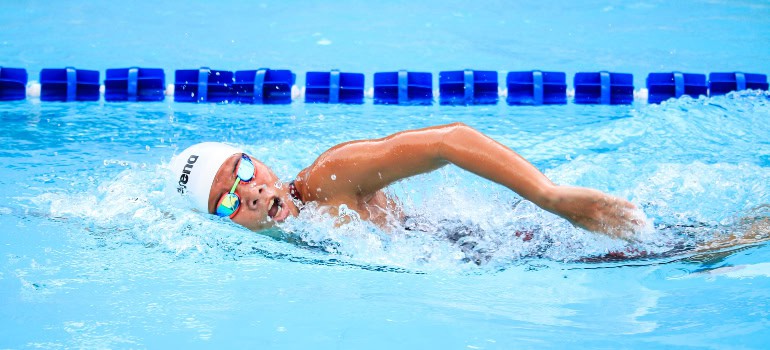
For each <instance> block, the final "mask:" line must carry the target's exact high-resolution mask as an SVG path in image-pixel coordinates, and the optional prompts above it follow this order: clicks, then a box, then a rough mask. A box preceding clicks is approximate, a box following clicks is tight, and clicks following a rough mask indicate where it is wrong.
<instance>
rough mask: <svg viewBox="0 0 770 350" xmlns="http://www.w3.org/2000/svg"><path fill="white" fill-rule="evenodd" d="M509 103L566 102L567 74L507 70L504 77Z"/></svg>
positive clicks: (538, 103)
mask: <svg viewBox="0 0 770 350" xmlns="http://www.w3.org/2000/svg"><path fill="white" fill-rule="evenodd" d="M505 82H506V85H507V87H508V98H507V99H506V101H507V102H508V104H509V105H543V104H566V103H567V74H565V73H562V72H542V71H539V70H533V71H526V72H508V75H507V76H506V78H505Z"/></svg>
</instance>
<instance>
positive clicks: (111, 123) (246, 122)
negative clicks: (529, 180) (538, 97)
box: [0, 1, 770, 349]
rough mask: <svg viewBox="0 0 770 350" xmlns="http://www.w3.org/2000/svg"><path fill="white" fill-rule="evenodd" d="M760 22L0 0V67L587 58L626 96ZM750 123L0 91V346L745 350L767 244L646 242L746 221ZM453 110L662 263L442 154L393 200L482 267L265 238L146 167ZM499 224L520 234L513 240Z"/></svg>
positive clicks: (567, 8)
mask: <svg viewBox="0 0 770 350" xmlns="http://www.w3.org/2000/svg"><path fill="white" fill-rule="evenodd" d="M768 18H770V6H769V5H767V4H766V3H754V2H741V3H738V2H728V3H714V2H698V1H693V2H687V3H677V4H669V3H666V2H636V3H625V2H598V1H596V2H580V3H572V4H561V3H559V2H545V3H543V2H538V3H537V4H534V3H529V4H525V3H521V4H509V3H507V2H480V3H479V2H474V4H473V5H472V6H471V5H469V4H466V3H464V2H426V3H420V4H412V3H410V2H391V3H387V4H359V3H356V2H338V3H336V4H335V5H329V4H325V3H323V2H310V3H303V4H301V5H300V4H297V3H293V2H263V3H259V4H252V3H250V2H239V1H229V2H219V3H217V4H214V3H210V4H209V3H191V4H190V3H186V4H182V3H174V2H163V3H160V4H153V5H150V3H149V2H146V3H142V2H135V3H133V4H129V5H116V4H92V3H88V2H54V3H49V2H45V3H42V2H41V3H35V2H28V3H10V2H7V3H2V4H0V26H1V29H2V30H0V33H1V34H0V44H1V45H0V57H3V60H6V61H4V62H3V65H7V66H22V67H25V68H27V70H28V71H29V72H30V74H31V78H33V79H34V77H35V76H36V73H35V72H38V71H39V70H40V69H42V68H47V67H63V66H65V65H75V66H77V67H83V68H90V69H98V70H102V71H103V70H104V69H106V68H113V67H124V66H130V65H142V66H155V67H162V68H164V69H166V71H167V76H169V75H170V74H171V71H172V70H173V69H181V68H197V67H199V66H204V65H208V66H211V67H221V68H226V69H232V70H236V69H254V68H257V67H275V68H290V69H292V70H294V71H296V72H305V71H309V70H328V69H330V68H332V67H339V68H341V69H347V70H350V71H358V72H363V73H366V75H367V79H370V77H371V73H373V72H376V71H381V70H395V69H400V68H408V69H415V70H424V71H431V72H438V71H440V70H449V69H463V68H466V67H470V68H476V69H494V70H501V71H502V70H513V69H523V70H526V69H534V68H541V69H553V70H559V71H565V72H568V73H574V72H577V71H582V70H599V69H608V70H616V71H625V72H630V73H634V77H635V79H636V81H635V85H636V86H637V87H641V86H643V82H642V79H643V77H644V76H645V74H646V73H648V72H652V71H658V70H660V71H672V70H682V71H693V72H702V73H707V72H712V71H732V70H745V71H757V72H761V73H768V72H770V59H768V58H770V57H768V56H770V53H768V52H767V50H765V49H764V48H766V47H767V46H768V44H769V43H770V42H768V41H769V40H770V39H768V38H770V23H768V21H770V20H768ZM298 80H299V81H298V83H299V84H301V83H302V81H301V80H302V74H299V75H298ZM367 82H368V83H369V81H367ZM768 115H770V99H768V95H767V93H760V92H755V91H748V92H741V93H736V94H731V95H727V96H719V97H713V98H705V97H704V98H699V99H691V98H682V99H679V100H673V101H668V102H666V103H663V104H660V105H648V104H644V103H635V104H633V105H630V106H587V105H575V104H567V105H564V106H541V107H513V106H507V105H505V104H504V103H499V104H497V105H491V106H469V107H450V106H439V105H433V106H409V107H402V106H398V107H396V106H378V105H373V104H371V103H370V102H367V103H365V104H363V105H312V104H304V103H302V102H295V103H292V104H290V105H284V106H275V105H263V106H259V105H236V104H182V103H174V102H171V101H166V102H160V103H106V102H87V103H45V102H40V101H37V100H35V99H30V100H27V101H19V102H7V103H6V102H4V103H0V120H1V121H2V123H0V141H2V142H1V143H0V144H1V145H2V148H0V164H2V167H0V174H2V176H0V189H2V190H1V191H0V196H2V205H0V225H1V226H0V227H2V228H3V229H2V237H3V239H2V244H0V253H1V254H0V256H2V260H1V262H0V266H2V268H0V294H1V295H0V347H7V348H70V347H85V348H168V347H172V346H173V347H179V346H181V347H185V348H245V347H260V348H320V349H328V348H344V349H348V348H394V347H400V348H408V349H409V348H466V349H497V348H499V349H508V348H619V347H628V348H690V347H693V348H763V347H765V346H766V344H767V343H768V338H770V337H768V336H767V333H768V329H769V328H770V326H769V323H768V317H769V314H770V311H768V310H770V309H769V308H768V300H770V246H768V245H767V244H762V245H758V246H750V247H743V248H742V249H739V250H737V251H730V252H727V254H721V255H720V254H714V255H710V256H704V255H694V254H691V253H677V254H668V252H671V251H672V250H675V249H676V246H677V245H678V244H689V243H692V242H697V241H700V240H704V239H707V238H708V237H710V236H711V235H713V234H717V235H720V234H724V233H725V232H727V231H730V230H731V229H733V228H735V227H737V226H739V224H740V223H739V221H740V219H741V218H742V217H745V216H750V215H755V216H762V215H765V216H766V215H768V209H767V207H764V208H763V207H762V206H763V205H766V204H767V203H770V198H769V197H770V188H768V186H769V185H768V184H770V181H769V180H770V172H768V167H770V143H768V142H767V140H769V139H770V129H769V128H767V127H766V126H765V125H766V124H767V118H768ZM453 121H462V122H465V123H467V124H469V125H471V126H473V127H475V128H477V129H479V130H481V131H483V132H485V133H487V134H489V135H491V136H492V137H493V138H495V139H497V140H498V141H500V142H502V143H504V144H505V145H507V146H509V147H511V148H513V149H515V150H517V151H518V152H520V153H521V154H522V155H524V156H525V157H527V158H528V159H530V160H531V161H532V162H533V163H534V164H535V165H536V166H538V167H539V168H540V169H542V170H543V171H544V172H546V174H547V175H549V176H550V177H551V178H552V179H554V181H556V182H558V183H563V184H574V185H582V186H590V187H595V188H598V189H601V190H604V191H609V192H611V193H613V194H616V195H619V196H621V197H625V198H628V199H629V200H631V201H633V202H634V203H636V204H638V205H640V206H641V207H642V208H644V210H645V213H646V214H647V215H648V216H649V217H650V218H651V219H652V220H653V221H654V223H655V224H656V229H655V230H654V231H653V232H650V233H648V235H647V236H645V237H644V239H643V242H642V243H640V244H639V245H637V246H634V247H635V248H640V249H643V250H646V251H650V252H654V253H659V255H660V257H656V258H652V259H634V260H627V261H619V262H599V263H597V262H587V261H585V260H590V258H591V257H596V256H602V255H603V254H605V253H606V252H608V251H613V250H624V249H626V248H628V245H627V244H626V243H623V242H617V241H613V240H610V239H607V238H603V237H599V236H596V235H592V234H587V233H585V232H583V231H580V230H577V229H574V228H572V227H570V226H569V225H568V224H567V223H566V222H564V221H562V220H559V219H557V218H556V217H554V216H553V215H550V214H547V213H544V212H542V211H540V210H538V209H536V208H534V207H533V206H532V205H531V204H528V203H526V202H519V201H518V198H517V196H515V195H514V194H511V193H509V192H507V191H505V190H503V189H502V188H501V187H499V186H497V185H493V184H490V183H488V182H485V181H482V180H479V179H476V178H474V177H473V176H471V175H469V174H467V173H465V172H463V171H460V170H458V169H456V168H446V169H442V170H441V171H439V172H436V173H433V174H430V175H426V176H421V177H417V178H413V179H410V180H408V181H404V182H402V183H399V184H396V185H395V186H393V188H392V189H391V191H392V192H393V193H394V194H396V195H398V196H399V197H400V198H401V199H402V201H403V203H404V205H405V207H406V208H407V211H408V212H410V213H413V214H416V215H418V216H420V217H421V218H422V219H423V220H424V222H425V223H427V224H429V225H432V226H434V227H438V228H439V231H441V230H450V229H452V228H453V227H456V226H461V227H472V228H474V232H479V233H480V235H479V236H478V237H475V238H474V239H475V240H476V241H475V243H477V245H476V248H474V250H473V251H471V252H470V253H471V256H474V255H473V254H475V253H481V256H483V257H484V258H485V262H484V263H483V264H481V265H477V264H475V263H473V262H470V261H468V259H467V258H468V253H467V252H464V251H463V250H462V249H461V248H460V247H458V245H456V244H452V243H451V242H448V241H446V240H443V239H440V238H437V237H435V236H433V235H430V234H426V235H423V234H414V233H409V232H395V233H394V234H392V235H389V234H385V233H383V232H381V231H379V230H377V229H375V228H372V227H370V226H368V225H366V224H351V225H348V226H346V227H343V228H339V229H335V228H332V224H331V222H330V219H328V218H324V217H321V216H319V215H312V212H308V213H311V214H306V215H305V216H303V217H300V218H299V219H298V220H293V221H290V222H288V223H287V224H286V225H285V227H284V230H285V232H291V233H292V234H293V235H296V236H299V237H301V238H302V240H303V242H305V243H299V244H292V243H287V242H286V241H283V240H274V239H271V238H269V237H267V236H265V235H259V234H254V233H252V232H248V231H245V230H244V229H242V228H239V227H236V226H234V225H232V224H230V223H228V222H226V221H223V220H219V219H216V218H212V217H204V216H201V215H198V214H195V213H192V212H190V211H189V210H185V209H183V208H177V207H176V205H175V203H176V201H174V199H173V196H172V195H173V193H174V191H175V189H174V188H173V187H171V186H169V185H168V180H169V178H170V174H168V172H167V170H166V169H165V165H166V164H167V163H168V160H169V159H170V157H171V156H172V155H173V154H174V153H175V151H177V150H179V149H182V148H184V147H186V146H187V145H190V144H192V143H195V142H199V141H204V140H216V141H225V142H230V143H233V144H237V145H240V146H243V147H244V148H246V149H247V150H248V151H250V152H251V154H253V155H255V156H256V157H258V158H260V159H262V160H263V161H264V162H265V163H267V164H268V165H270V166H272V167H273V169H274V170H275V171H276V173H277V174H278V175H279V176H281V177H282V178H285V179H290V178H291V177H292V176H294V175H295V174H296V173H297V172H298V171H299V170H301V169H302V167H304V166H306V165H307V164H309V162H311V161H312V160H313V159H314V158H315V156H317V155H318V154H319V153H320V152H322V151H323V150H325V149H326V148H328V147H330V146H332V145H334V144H336V143H338V142H342V141H347V140H350V139H360V138H369V137H379V136H383V135H387V134H389V133H392V132H395V131H399V130H402V129H406V128H416V127H423V126H427V125H433V124H438V123H448V122H453ZM690 226H694V227H690ZM523 230H530V231H536V232H538V233H540V234H539V235H535V238H534V239H533V240H531V241H523V240H520V239H518V240H517V239H515V238H514V237H512V236H513V234H514V232H517V231H523ZM271 233H272V234H279V233H276V232H271ZM429 233H430V232H429Z"/></svg>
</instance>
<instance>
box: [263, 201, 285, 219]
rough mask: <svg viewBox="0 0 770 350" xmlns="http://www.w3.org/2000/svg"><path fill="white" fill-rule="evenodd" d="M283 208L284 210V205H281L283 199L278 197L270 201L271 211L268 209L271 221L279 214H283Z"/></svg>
mask: <svg viewBox="0 0 770 350" xmlns="http://www.w3.org/2000/svg"><path fill="white" fill-rule="evenodd" d="M281 208H283V203H281V199H280V198H278V197H274V198H273V199H272V200H271V201H270V207H269V209H267V216H269V217H270V218H271V219H272V218H275V216H276V215H278V213H279V212H281Z"/></svg>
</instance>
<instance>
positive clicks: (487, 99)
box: [438, 69, 499, 105]
mask: <svg viewBox="0 0 770 350" xmlns="http://www.w3.org/2000/svg"><path fill="white" fill-rule="evenodd" d="M438 88H439V103H440V104H442V105H476V104H495V103H497V100H498V98H499V93H498V91H497V71H481V70H470V69H466V70H459V71H443V72H439V74H438Z"/></svg>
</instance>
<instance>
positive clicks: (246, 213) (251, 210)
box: [209, 153, 299, 231]
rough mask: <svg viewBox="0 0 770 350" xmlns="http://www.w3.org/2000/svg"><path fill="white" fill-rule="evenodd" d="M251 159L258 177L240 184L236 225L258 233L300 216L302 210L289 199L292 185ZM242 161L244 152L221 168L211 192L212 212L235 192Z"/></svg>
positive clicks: (210, 207)
mask: <svg viewBox="0 0 770 350" xmlns="http://www.w3.org/2000/svg"><path fill="white" fill-rule="evenodd" d="M248 157H249V159H251V161H252V163H254V168H255V169H256V174H255V175H254V178H253V179H251V180H250V181H249V182H240V183H239V184H238V186H237V187H236V189H235V193H236V194H237V195H238V197H240V200H241V201H240V202H241V204H240V208H239V209H238V211H237V212H236V213H235V216H233V217H232V220H233V222H236V223H238V224H240V225H243V226H245V227H247V228H249V229H251V230H254V231H257V230H262V229H266V228H270V227H272V226H274V225H275V223H276V222H283V221H284V220H286V218H287V217H289V215H294V216H296V215H297V214H299V209H297V207H296V206H295V205H294V203H293V202H292V201H291V197H290V196H289V186H288V184H281V183H280V181H279V180H278V177H277V176H275V174H273V172H272V171H271V170H270V168H268V167H267V166H266V165H264V164H262V162H260V161H258V160H256V159H254V158H252V157H251V156H248ZM240 159H241V153H236V154H233V155H232V156H230V157H229V158H227V160H225V162H224V163H222V166H220V167H219V171H217V175H216V176H215V177H214V183H213V184H212V185H211V192H209V213H211V214H215V213H216V207H217V204H218V203H219V200H220V199H221V198H222V196H223V195H225V194H226V193H229V192H230V190H231V189H232V187H233V184H234V183H235V179H236V174H237V169H236V167H237V166H238V160H240Z"/></svg>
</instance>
